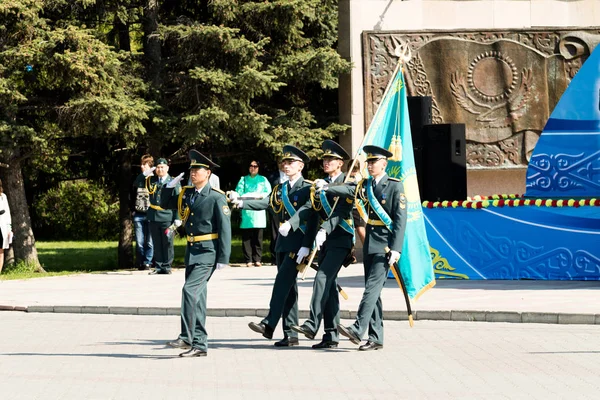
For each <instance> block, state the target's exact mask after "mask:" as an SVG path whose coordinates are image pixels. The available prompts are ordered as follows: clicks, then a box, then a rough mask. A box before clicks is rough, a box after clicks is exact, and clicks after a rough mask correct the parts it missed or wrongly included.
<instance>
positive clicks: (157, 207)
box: [150, 204, 166, 211]
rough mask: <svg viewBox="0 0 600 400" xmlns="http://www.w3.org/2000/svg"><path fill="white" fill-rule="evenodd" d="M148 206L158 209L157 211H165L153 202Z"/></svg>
mask: <svg viewBox="0 0 600 400" xmlns="http://www.w3.org/2000/svg"><path fill="white" fill-rule="evenodd" d="M150 208H152V209H154V210H158V211H166V210H165V209H164V208H162V207H160V206H155V205H154V204H150Z"/></svg>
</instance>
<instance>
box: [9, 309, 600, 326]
mask: <svg viewBox="0 0 600 400" xmlns="http://www.w3.org/2000/svg"><path fill="white" fill-rule="evenodd" d="M0 311H20V312H29V313H68V314H112V315H179V314H180V308H179V307H107V306H37V305H36V306H4V305H0ZM268 312H269V310H268V309H265V308H209V309H208V311H207V316H209V317H265V316H266V315H267V313H268ZM298 314H299V315H298V317H299V318H308V316H309V312H308V310H300V311H299V313H298ZM355 317H356V311H349V310H340V318H342V319H354V318H355ZM383 318H384V319H385V320H389V321H407V320H408V316H407V314H406V311H398V310H395V311H384V312H383ZM413 319H414V320H416V321H417V320H421V321H424V320H430V321H460V322H511V323H524V324H559V325H575V324H578V325H600V314H571V313H544V312H517V311H475V310H472V311H470V310H451V311H449V310H444V311H435V310H421V311H414V314H413Z"/></svg>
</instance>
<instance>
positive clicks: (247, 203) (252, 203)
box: [242, 196, 271, 211]
mask: <svg viewBox="0 0 600 400" xmlns="http://www.w3.org/2000/svg"><path fill="white" fill-rule="evenodd" d="M270 198H271V196H266V197H265V198H264V199H260V200H243V199H242V201H243V204H242V210H259V211H260V210H266V209H267V208H269V205H270Z"/></svg>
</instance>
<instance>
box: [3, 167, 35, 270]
mask: <svg viewBox="0 0 600 400" xmlns="http://www.w3.org/2000/svg"><path fill="white" fill-rule="evenodd" d="M0 174H1V175H2V186H3V188H4V192H5V193H6V197H7V198H8V205H9V207H10V215H11V218H12V231H13V234H14V238H13V244H12V245H13V249H14V256H15V260H16V261H24V262H26V263H28V264H30V265H32V266H33V267H34V268H35V271H36V272H46V271H44V268H42V266H41V265H40V261H39V259H38V254H37V249H36V248H35V237H34V236H33V231H32V230H31V218H30V216H29V207H28V205H27V198H26V197H25V184H24V183H23V174H22V171H21V162H20V161H14V159H13V161H12V162H11V163H10V166H9V167H8V168H6V169H5V168H2V169H1V170H0Z"/></svg>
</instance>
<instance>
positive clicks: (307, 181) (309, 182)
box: [304, 179, 315, 185]
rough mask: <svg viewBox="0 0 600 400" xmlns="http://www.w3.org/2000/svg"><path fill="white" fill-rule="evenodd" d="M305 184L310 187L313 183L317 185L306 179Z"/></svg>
mask: <svg viewBox="0 0 600 400" xmlns="http://www.w3.org/2000/svg"><path fill="white" fill-rule="evenodd" d="M304 182H306V183H308V184H309V185H312V184H313V183H315V181H309V180H308V179H305V180H304Z"/></svg>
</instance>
